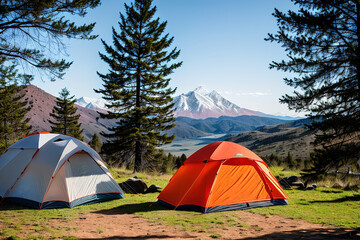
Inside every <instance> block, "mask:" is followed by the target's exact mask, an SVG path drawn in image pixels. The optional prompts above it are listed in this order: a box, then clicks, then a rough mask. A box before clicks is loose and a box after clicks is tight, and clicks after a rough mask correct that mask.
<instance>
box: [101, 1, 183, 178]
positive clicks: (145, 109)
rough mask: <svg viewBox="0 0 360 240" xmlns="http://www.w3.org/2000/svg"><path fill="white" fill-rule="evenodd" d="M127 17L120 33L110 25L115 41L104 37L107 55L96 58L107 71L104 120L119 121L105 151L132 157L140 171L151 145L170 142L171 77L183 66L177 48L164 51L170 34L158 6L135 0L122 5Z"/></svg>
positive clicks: (120, 25)
mask: <svg viewBox="0 0 360 240" xmlns="http://www.w3.org/2000/svg"><path fill="white" fill-rule="evenodd" d="M125 11H126V16H124V15H123V14H122V13H120V22H119V27H120V33H118V32H116V31H115V29H114V28H113V45H114V46H110V45H108V44H106V43H105V41H103V40H102V43H103V45H104V47H105V51H106V54H102V53H100V58H101V59H102V60H103V61H104V62H106V63H107V64H108V65H109V67H110V69H109V72H108V73H107V74H101V73H98V75H99V76H100V77H101V78H102V80H103V81H104V84H103V89H100V90H96V92H98V93H102V94H103V98H104V99H105V100H107V101H108V102H109V104H108V105H107V107H108V108H109V109H111V110H110V111H108V113H107V114H103V113H100V116H101V117H102V118H108V119H117V126H116V127H114V128H110V129H109V131H110V133H102V135H103V136H105V137H106V138H107V139H108V142H107V143H105V144H104V146H103V151H104V153H106V154H107V155H110V156H113V155H119V156H120V159H119V161H123V162H127V164H129V161H134V172H136V171H139V170H142V168H143V167H144V166H145V164H146V161H151V159H152V156H151V154H153V153H155V150H154V148H155V147H156V146H160V145H161V144H165V143H170V142H172V141H173V139H174V137H173V136H170V137H169V136H167V134H164V132H165V131H166V130H169V129H171V128H173V127H174V121H175V119H174V117H173V114H172V112H173V106H174V104H173V103H172V97H171V95H172V94H173V93H174V92H175V90H176V89H171V88H170V87H169V86H168V85H169V82H170V78H169V75H170V74H171V73H172V72H173V70H174V69H176V68H178V67H180V66H181V64H182V63H181V62H178V63H175V62H174V61H175V60H176V58H177V57H178V56H179V53H180V51H179V50H177V49H176V47H175V48H173V49H172V50H169V51H168V50H167V49H168V48H169V47H170V45H171V44H172V42H173V39H174V38H173V37H171V38H170V37H169V35H168V34H164V31H165V27H166V24H167V23H166V22H160V20H159V18H155V17H154V15H155V13H156V7H155V6H152V0H135V2H134V3H132V4H131V6H128V5H127V4H125Z"/></svg>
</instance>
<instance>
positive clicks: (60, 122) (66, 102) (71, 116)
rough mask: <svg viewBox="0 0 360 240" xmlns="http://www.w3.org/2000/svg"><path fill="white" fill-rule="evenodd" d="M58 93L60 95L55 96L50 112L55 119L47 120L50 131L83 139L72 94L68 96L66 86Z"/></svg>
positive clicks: (78, 115)
mask: <svg viewBox="0 0 360 240" xmlns="http://www.w3.org/2000/svg"><path fill="white" fill-rule="evenodd" d="M59 94H60V97H58V98H56V106H54V108H53V112H52V113H50V116H51V117H52V118H53V119H54V120H55V121H52V120H49V123H50V124H51V125H52V126H51V131H52V132H53V133H60V134H64V135H70V136H73V137H75V138H77V139H79V140H83V137H82V136H81V133H82V131H83V130H82V129H81V128H80V126H81V123H79V122H78V121H79V118H80V114H76V110H77V108H76V107H75V106H74V103H75V101H76V100H75V99H74V96H71V97H70V92H69V91H68V90H67V89H66V88H63V89H62V90H61V92H60V93H59Z"/></svg>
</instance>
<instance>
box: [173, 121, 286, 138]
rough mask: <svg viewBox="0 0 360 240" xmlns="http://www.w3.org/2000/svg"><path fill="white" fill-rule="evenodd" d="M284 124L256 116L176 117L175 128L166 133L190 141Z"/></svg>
mask: <svg viewBox="0 0 360 240" xmlns="http://www.w3.org/2000/svg"><path fill="white" fill-rule="evenodd" d="M285 122H287V121H285V120H280V119H275V118H267V117H258V116H238V117H228V116H222V117H219V118H206V119H192V118H188V117H177V118H176V126H175V128H173V129H171V130H170V131H168V134H169V135H174V134H175V136H176V138H177V139H179V138H182V139H190V138H198V137H203V136H207V135H212V134H234V133H241V132H246V131H252V130H255V129H257V128H258V127H263V126H268V125H277V124H280V123H285Z"/></svg>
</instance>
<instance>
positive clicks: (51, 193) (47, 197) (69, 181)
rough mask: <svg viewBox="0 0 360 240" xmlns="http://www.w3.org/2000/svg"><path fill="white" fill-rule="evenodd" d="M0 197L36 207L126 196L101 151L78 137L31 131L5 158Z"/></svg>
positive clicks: (0, 159) (0, 158) (0, 170)
mask: <svg viewBox="0 0 360 240" xmlns="http://www.w3.org/2000/svg"><path fill="white" fill-rule="evenodd" d="M0 198H2V201H6V202H14V203H17V204H21V205H25V206H30V207H33V208H38V209H44V208H57V207H70V208H72V207H75V206H77V205H81V204H89V203H94V202H101V201H107V200H110V199H118V198H124V194H123V191H122V190H121V188H120V187H119V185H118V184H117V183H116V182H115V180H114V179H113V177H112V176H111V174H110V172H109V170H108V169H107V168H106V166H105V165H104V163H103V161H102V160H101V157H100V156H99V154H98V153H97V152H96V151H95V150H93V149H92V148H90V147H89V146H88V145H87V144H85V143H83V142H81V141H79V140H77V139H76V138H73V137H70V136H66V135H60V134H51V133H47V132H44V133H36V134H32V135H29V136H27V137H25V138H23V139H21V140H19V141H18V142H16V143H14V144H13V145H11V146H10V147H9V148H8V149H7V150H6V152H5V153H4V154H3V155H1V156H0Z"/></svg>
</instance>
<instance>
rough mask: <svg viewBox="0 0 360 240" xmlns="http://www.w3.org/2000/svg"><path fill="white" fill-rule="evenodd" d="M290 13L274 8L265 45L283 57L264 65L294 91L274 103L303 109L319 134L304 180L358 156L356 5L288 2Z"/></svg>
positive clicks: (359, 12) (359, 37) (349, 0)
mask: <svg viewBox="0 0 360 240" xmlns="http://www.w3.org/2000/svg"><path fill="white" fill-rule="evenodd" d="M292 2H293V3H294V4H295V5H296V6H297V10H296V11H288V12H287V13H283V12H281V11H279V10H277V9H275V13H274V14H273V15H274V16H275V18H276V19H277V24H278V27H279V30H278V32H277V33H275V34H269V37H268V38H267V39H266V40H268V41H272V42H277V43H279V44H281V45H282V47H284V48H285V51H286V52H287V56H288V59H287V60H283V61H281V62H273V63H272V64H271V65H270V67H271V68H275V69H277V70H282V71H285V72H289V73H295V74H294V75H295V76H294V77H292V78H285V79H284V80H285V83H286V84H287V85H289V86H292V87H294V88H295V89H297V90H296V91H294V93H293V94H292V95H288V94H287V95H285V96H283V97H282V98H281V99H280V101H281V102H282V103H286V104H288V106H289V108H290V109H294V110H296V111H305V112H307V113H308V116H309V117H310V118H311V119H313V123H312V128H314V129H318V130H320V131H319V132H320V134H318V135H317V136H316V141H315V144H316V145H317V146H320V147H321V148H318V149H317V150H315V154H312V160H313V163H314V164H313V167H312V168H311V169H310V170H309V171H308V174H307V175H308V177H311V176H320V175H324V174H326V173H327V172H328V171H329V170H331V169H338V168H340V167H342V166H344V165H348V164H355V163H356V162H357V161H358V160H359V158H360V135H359V133H360V2H359V1H358V0H292Z"/></svg>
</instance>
